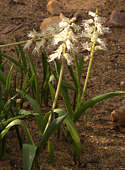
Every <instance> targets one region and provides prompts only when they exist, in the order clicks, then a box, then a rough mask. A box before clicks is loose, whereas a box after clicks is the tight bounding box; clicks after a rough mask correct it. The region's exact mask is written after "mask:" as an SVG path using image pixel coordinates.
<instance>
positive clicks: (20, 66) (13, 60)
mask: <svg viewBox="0 0 125 170" xmlns="http://www.w3.org/2000/svg"><path fill="white" fill-rule="evenodd" d="M0 57H4V58H6V59H8V60H10V61H11V62H12V63H14V64H15V65H16V66H18V67H19V68H20V69H22V70H23V69H24V68H23V66H22V65H21V64H20V63H19V62H18V61H16V60H15V59H13V58H12V57H10V56H7V55H5V54H3V53H0Z"/></svg>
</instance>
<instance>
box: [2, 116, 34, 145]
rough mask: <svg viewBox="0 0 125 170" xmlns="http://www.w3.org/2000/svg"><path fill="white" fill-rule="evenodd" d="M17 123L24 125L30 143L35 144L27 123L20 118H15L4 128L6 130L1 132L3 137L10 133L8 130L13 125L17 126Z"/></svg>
mask: <svg viewBox="0 0 125 170" xmlns="http://www.w3.org/2000/svg"><path fill="white" fill-rule="evenodd" d="M17 125H20V126H22V127H24V128H25V130H26V133H27V136H28V138H29V141H30V143H31V144H33V145H34V142H33V139H32V136H31V134H30V131H29V129H28V128H27V126H26V124H25V123H24V122H23V121H22V120H20V119H16V120H13V121H12V122H10V123H9V124H8V125H7V126H6V127H5V128H4V130H3V131H2V132H1V134H0V136H1V138H3V137H4V136H5V135H6V134H7V133H8V131H9V130H10V128H12V127H13V126H17Z"/></svg>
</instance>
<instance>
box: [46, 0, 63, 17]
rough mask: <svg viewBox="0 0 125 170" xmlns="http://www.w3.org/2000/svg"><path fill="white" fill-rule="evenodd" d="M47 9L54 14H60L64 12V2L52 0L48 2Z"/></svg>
mask: <svg viewBox="0 0 125 170" xmlns="http://www.w3.org/2000/svg"><path fill="white" fill-rule="evenodd" d="M47 10H48V12H50V13H51V14H52V15H59V14H60V13H61V12H62V4H61V3H60V2H58V1H56V0H50V1H49V2H48V4H47Z"/></svg>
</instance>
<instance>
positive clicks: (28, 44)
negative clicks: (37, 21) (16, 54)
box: [24, 39, 33, 50]
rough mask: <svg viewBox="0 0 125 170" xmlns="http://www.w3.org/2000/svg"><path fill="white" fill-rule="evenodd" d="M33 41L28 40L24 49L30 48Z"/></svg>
mask: <svg viewBox="0 0 125 170" xmlns="http://www.w3.org/2000/svg"><path fill="white" fill-rule="evenodd" d="M32 43H33V41H32V39H31V40H28V41H27V43H26V44H25V46H24V50H26V49H28V50H29V48H30V46H31V45H32Z"/></svg>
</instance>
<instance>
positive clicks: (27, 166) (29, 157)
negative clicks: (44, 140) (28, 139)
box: [23, 144, 37, 170]
mask: <svg viewBox="0 0 125 170" xmlns="http://www.w3.org/2000/svg"><path fill="white" fill-rule="evenodd" d="M36 149H37V147H36V146H34V145H31V144H23V170H31V168H32V164H33V160H34V157H35V154H36Z"/></svg>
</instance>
